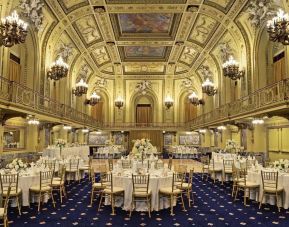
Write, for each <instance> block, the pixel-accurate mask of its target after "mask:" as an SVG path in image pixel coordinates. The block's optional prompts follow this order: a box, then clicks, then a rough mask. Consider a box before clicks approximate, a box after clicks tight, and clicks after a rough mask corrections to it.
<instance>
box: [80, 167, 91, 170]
mask: <svg viewBox="0 0 289 227" xmlns="http://www.w3.org/2000/svg"><path fill="white" fill-rule="evenodd" d="M89 169H90V167H89V166H81V167H79V170H89Z"/></svg>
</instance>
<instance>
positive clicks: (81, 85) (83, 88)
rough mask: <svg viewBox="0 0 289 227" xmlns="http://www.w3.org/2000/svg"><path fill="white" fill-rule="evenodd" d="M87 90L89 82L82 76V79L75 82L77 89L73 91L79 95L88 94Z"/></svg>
mask: <svg viewBox="0 0 289 227" xmlns="http://www.w3.org/2000/svg"><path fill="white" fill-rule="evenodd" d="M87 90H88V84H87V83H86V82H85V81H84V79H82V78H81V79H80V81H78V82H77V83H76V84H75V89H73V90H72V93H73V94H74V95H75V96H78V97H79V96H82V95H85V94H87Z"/></svg>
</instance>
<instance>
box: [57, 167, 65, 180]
mask: <svg viewBox="0 0 289 227" xmlns="http://www.w3.org/2000/svg"><path fill="white" fill-rule="evenodd" d="M65 174H66V166H65V165H62V166H61V167H60V168H59V170H58V176H59V177H60V182H63V181H64V180H65Z"/></svg>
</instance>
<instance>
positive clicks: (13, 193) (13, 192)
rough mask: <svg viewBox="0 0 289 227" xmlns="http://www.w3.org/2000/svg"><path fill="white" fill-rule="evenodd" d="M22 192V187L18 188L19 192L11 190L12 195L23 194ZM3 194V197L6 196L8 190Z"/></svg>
mask: <svg viewBox="0 0 289 227" xmlns="http://www.w3.org/2000/svg"><path fill="white" fill-rule="evenodd" d="M21 192H22V191H21V189H20V188H18V190H17V192H16V190H11V191H10V197H13V196H17V195H19V194H21ZM2 196H3V197H6V196H7V191H4V192H3V193H2Z"/></svg>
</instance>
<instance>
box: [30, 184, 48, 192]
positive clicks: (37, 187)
mask: <svg viewBox="0 0 289 227" xmlns="http://www.w3.org/2000/svg"><path fill="white" fill-rule="evenodd" d="M30 190H31V191H35V192H39V191H40V185H34V186H32V187H30ZM49 190H51V187H50V186H46V187H42V188H41V191H42V192H45V191H49Z"/></svg>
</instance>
